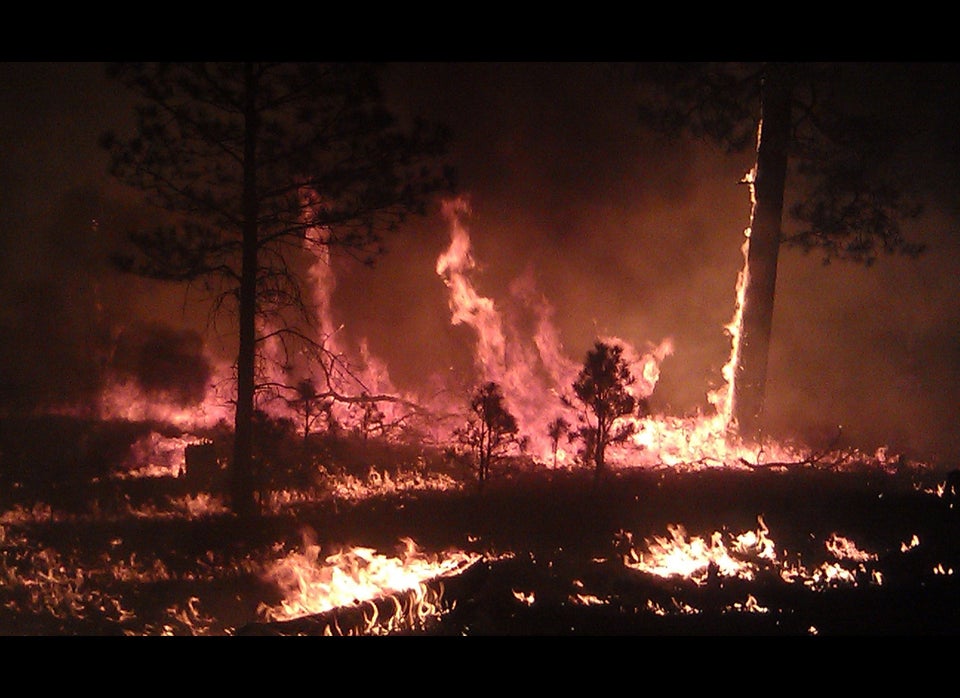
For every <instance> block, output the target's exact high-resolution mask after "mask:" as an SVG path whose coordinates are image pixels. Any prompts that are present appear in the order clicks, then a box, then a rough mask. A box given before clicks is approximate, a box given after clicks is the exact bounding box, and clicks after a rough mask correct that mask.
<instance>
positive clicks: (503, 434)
mask: <svg viewBox="0 0 960 698" xmlns="http://www.w3.org/2000/svg"><path fill="white" fill-rule="evenodd" d="M470 411H471V413H472V415H471V416H470V418H469V420H468V422H467V425H466V427H464V428H463V429H458V430H457V434H458V436H459V438H460V440H461V442H463V443H464V444H466V445H468V446H469V447H470V448H471V449H472V450H473V452H474V454H475V456H476V459H477V481H478V484H479V486H480V489H481V490H482V489H483V485H484V483H485V482H486V481H487V479H488V478H489V477H490V466H491V464H492V463H493V462H494V461H495V460H496V459H497V458H499V457H501V456H502V455H503V454H504V453H505V452H506V451H507V449H508V448H509V447H510V446H511V444H515V443H517V441H516V435H517V432H518V430H519V427H518V426H517V420H516V417H514V416H513V415H512V414H511V413H510V411H509V410H508V409H507V407H506V405H505V404H504V402H503V393H502V392H501V390H500V386H499V385H498V384H497V383H494V382H492V381H490V382H487V383H484V384H483V385H481V386H480V387H479V388H477V390H476V391H474V393H473V396H472V397H471V399H470Z"/></svg>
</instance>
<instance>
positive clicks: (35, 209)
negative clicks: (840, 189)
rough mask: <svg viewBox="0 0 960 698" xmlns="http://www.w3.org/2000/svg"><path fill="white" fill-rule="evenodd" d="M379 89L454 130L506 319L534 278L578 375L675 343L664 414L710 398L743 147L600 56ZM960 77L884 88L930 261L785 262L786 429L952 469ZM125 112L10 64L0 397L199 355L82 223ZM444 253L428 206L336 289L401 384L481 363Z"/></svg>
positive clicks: (86, 85)
mask: <svg viewBox="0 0 960 698" xmlns="http://www.w3.org/2000/svg"><path fill="white" fill-rule="evenodd" d="M388 74H389V75H390V76H391V78H390V82H389V83H388V84H387V88H388V93H389V94H390V95H391V97H392V98H393V99H396V100H397V103H398V104H402V105H403V107H402V108H403V109H405V110H406V109H408V110H409V113H419V114H422V115H424V116H427V117H429V118H434V119H442V120H443V121H446V122H447V123H448V124H449V125H450V126H451V127H452V128H453V131H454V136H455V141H454V143H453V150H452V152H451V160H452V162H453V163H454V164H455V165H456V166H457V168H458V170H459V179H460V185H461V189H462V191H463V193H464V194H466V195H467V196H468V197H469V200H470V202H471V206H472V211H473V213H472V215H471V216H470V217H469V218H468V219H467V221H466V223H467V227H468V228H469V229H470V231H471V235H472V240H473V244H474V253H475V256H476V258H477V259H478V261H479V262H480V265H481V266H480V268H479V269H478V270H477V271H476V274H475V277H474V279H475V282H476V284H477V286H478V288H479V290H480V291H481V292H482V293H484V294H485V295H487V296H489V297H491V298H493V299H494V300H495V301H496V302H497V303H498V304H504V305H506V304H508V303H509V302H510V293H509V288H510V285H511V283H513V282H514V281H515V280H517V279H518V278H521V277H522V278H527V279H528V280H532V281H533V283H535V286H536V289H537V290H538V291H539V292H541V293H543V294H544V295H545V297H546V298H547V299H548V300H549V302H550V303H551V305H552V306H553V307H554V309H555V312H556V322H557V325H558V328H559V331H560V334H561V338H562V340H563V342H564V344H565V347H566V350H567V353H568V354H569V355H570V356H571V357H572V358H574V359H576V360H580V359H581V358H582V356H583V354H584V353H585V352H586V350H587V348H589V346H590V344H591V343H592V341H593V339H594V338H595V337H596V336H597V335H600V334H610V335H617V336H620V337H623V338H624V339H626V340H628V341H630V342H632V343H634V344H635V345H637V346H640V347H642V346H645V345H646V343H647V342H652V343H659V342H660V341H661V340H663V339H664V338H667V337H671V338H672V339H673V343H674V346H675V351H674V354H673V355H672V356H670V357H668V358H667V359H666V360H665V361H664V363H663V366H662V373H661V380H660V384H659V385H658V388H657V390H656V391H655V393H654V395H653V404H654V407H655V408H656V409H661V410H664V411H668V412H671V413H677V414H682V413H688V412H690V411H691V410H694V409H696V408H697V407H698V406H705V405H706V403H705V399H704V397H705V394H706V392H707V391H708V390H709V389H711V388H713V387H715V386H716V385H717V383H718V382H719V381H720V368H721V366H722V365H723V363H724V362H725V361H726V359H727V356H728V353H729V349H730V346H729V340H728V338H727V337H726V336H725V334H724V331H723V326H724V325H725V324H726V323H727V322H728V321H729V320H730V318H731V316H732V313H733V310H734V284H735V283H736V276H737V272H738V271H739V269H740V264H741V256H740V245H741V242H742V234H743V230H744V227H745V226H746V225H747V224H748V221H749V198H748V190H747V189H746V188H745V187H744V186H742V185H738V181H739V180H740V178H741V177H742V176H743V174H744V173H745V172H746V171H747V170H748V169H749V167H750V165H751V154H750V153H746V154H740V155H726V154H724V153H722V152H720V151H719V150H717V149H716V148H714V147H712V146H704V145H702V144H699V143H696V142H694V141H683V142H681V143H668V142H667V141H665V140H664V139H663V138H660V137H656V136H654V135H652V134H650V133H647V132H645V131H644V130H643V128H642V127H641V126H640V125H639V124H638V121H637V116H636V113H637V110H636V90H635V88H634V87H633V86H632V85H631V84H630V83H629V82H628V81H625V80H622V79H620V78H618V77H617V76H616V75H615V74H614V73H612V72H611V71H609V70H607V69H606V67H605V66H603V65H599V64H581V63H560V64H557V63H514V64H496V63H460V64H447V63H433V64H425V65H421V64H417V65H408V64H404V65H392V66H390V71H389V73H388ZM958 76H960V69H958V67H957V66H954V65H948V66H933V65H930V66H926V65H925V66H917V67H915V69H914V71H913V72H912V74H911V76H910V78H909V79H908V80H905V81H904V83H903V84H901V85H889V84H885V85H883V87H884V89H889V90H890V93H891V98H890V108H891V113H892V114H893V113H898V114H899V116H897V117H896V118H897V119H898V120H899V121H902V122H903V123H906V124H908V125H909V132H910V139H909V141H908V142H906V143H904V144H903V145H902V153H901V155H902V156H903V162H904V167H906V168H916V172H917V177H920V178H921V179H920V180H918V181H920V182H922V184H923V188H924V190H925V191H926V192H927V193H928V198H929V201H928V213H927V214H926V215H925V216H924V218H923V219H921V220H920V221H917V222H916V223H915V224H914V223H912V224H911V227H909V228H908V232H909V233H911V234H913V236H914V237H916V238H918V239H921V240H923V241H924V242H926V243H927V244H928V245H929V250H928V251H927V253H926V254H925V255H924V256H923V257H922V258H921V259H919V260H916V261H912V260H904V259H895V258H881V259H880V260H879V261H878V262H877V264H876V265H875V266H874V267H873V268H871V269H863V268H858V267H851V266H848V265H844V264H832V265H829V266H824V265H822V264H821V262H820V259H819V257H817V256H815V255H811V256H804V255H803V254H802V253H799V252H795V251H791V250H785V251H784V252H783V254H782V255H781V266H780V276H779V280H778V297H777V306H776V311H775V317H774V345H773V349H772V355H771V362H772V363H771V369H770V371H771V373H770V382H769V409H770V411H771V414H772V417H773V420H774V423H775V424H776V425H777V426H778V427H779V428H780V429H782V430H783V432H784V433H787V432H790V433H797V434H801V435H806V436H811V437H812V436H817V437H823V436H824V435H826V436H832V435H833V432H834V431H835V429H836V425H838V424H843V425H844V433H845V435H846V437H845V438H846V439H847V443H853V444H855V445H861V446H863V447H870V448H872V447H875V446H879V445H883V444H888V445H890V446H891V447H892V448H894V449H896V450H901V451H905V452H907V453H909V454H911V455H913V454H916V455H917V456H919V457H923V458H927V459H931V460H932V459H944V460H946V459H956V458H960V436H958V434H957V424H958V419H960V404H958V395H960V392H958V391H960V323H958V319H960V294H958V290H960V274H958V272H960V235H958V230H960V217H958V206H957V203H958V199H957V196H956V192H957V190H956V186H955V184H956V182H957V181H958V179H957V174H958V171H960V149H958V141H957V134H956V132H955V131H956V117H957V116H958V115H960V106H958V95H960V82H958V81H957V77H958ZM901 92H902V93H903V94H904V95H906V93H907V92H912V93H915V94H914V97H915V96H916V95H917V94H919V95H927V99H926V101H920V102H917V101H913V98H911V101H910V104H909V109H907V108H906V106H907V99H906V97H904V98H903V99H901V98H899V97H896V96H895V95H897V94H900V93H901ZM129 117H130V114H129V108H128V106H127V105H126V103H125V101H124V96H123V95H122V94H120V93H119V92H118V89H117V88H116V87H115V86H114V85H111V84H110V83H108V82H107V80H106V79H105V77H104V72H103V66H102V65H100V64H96V63H56V64H35V63H5V64H0V144H2V151H0V152H2V154H3V157H2V159H0V197H2V205H0V253H2V257H0V265H2V276H0V294H2V298H3V303H2V305H0V329H2V330H3V332H4V342H3V346H2V348H0V361H2V364H0V369H2V374H0V386H2V387H3V388H4V394H5V395H7V396H9V395H10V394H11V392H12V391H16V390H24V391H30V392H31V393H36V394H43V395H46V396H48V397H49V396H52V395H56V394H57V392H58V391H65V390H70V391H82V390H83V389H84V385H85V384H84V381H89V380H91V378H90V376H91V375H92V374H91V372H90V371H89V370H88V368H89V366H90V362H92V361H96V360H97V356H96V351H95V349H93V348H94V347H98V346H101V345H102V344H103V342H104V341H107V343H109V340H110V339H112V340H113V341H116V340H117V338H118V337H119V336H120V335H122V334H123V333H124V332H126V333H127V337H128V338H129V337H133V336H139V337H141V338H142V337H144V336H147V335H149V337H150V341H151V342H152V343H148V345H149V346H158V345H159V346H165V347H169V346H173V347H174V349H176V348H178V347H179V348H182V349H183V350H184V352H186V354H189V351H188V350H189V346H190V341H191V340H192V336H189V335H186V334H183V332H182V331H183V330H184V329H185V328H188V327H195V328H198V329H203V327H204V325H203V320H204V307H203V306H202V304H199V303H196V302H195V301H194V300H185V298H184V293H183V290H182V289H176V288H157V287H156V286H155V285H151V284H149V283H147V282H145V281H142V280H137V279H131V278H128V277H125V278H120V277H118V276H117V275H116V274H115V273H114V272H112V271H111V270H110V268H109V266H108V264H107V261H106V260H107V255H108V254H109V252H110V250H111V249H112V245H113V244H114V243H115V239H114V238H113V237H112V233H111V230H113V227H110V229H109V230H106V228H108V226H106V225H103V226H97V227H94V226H93V225H92V223H91V222H92V221H93V220H95V219H98V218H103V217H111V216H112V217H114V218H117V217H118V216H119V217H122V216H125V215H129V216H131V217H132V218H135V217H136V216H138V215H139V213H138V211H136V210H134V211H124V212H123V213H122V214H121V213H117V211H116V209H115V208H114V207H106V208H105V206H106V205H105V204H104V203H103V201H104V200H110V192H114V191H115V187H116V185H115V183H113V182H112V181H111V180H110V178H109V176H108V174H107V172H106V156H105V154H104V153H102V152H101V151H100V150H99V149H98V146H97V138H98V136H99V135H100V133H101V132H102V131H103V130H105V129H109V128H115V129H123V128H125V127H127V126H129V123H130V119H129ZM114 223H116V221H114ZM448 244H449V234H448V228H447V225H446V223H445V222H444V221H443V220H442V218H441V217H440V216H439V215H436V214H434V215H431V216H430V217H429V218H427V219H425V220H421V221H417V222H415V223H413V224H411V225H410V226H408V228H407V229H406V230H405V231H403V234H402V235H398V236H395V237H391V238H390V239H389V240H388V247H389V250H388V254H387V255H386V256H385V257H384V258H383V259H382V260H381V261H380V263H379V264H378V265H377V267H376V268H375V269H373V270H370V269H366V268H360V267H345V268H343V269H342V270H341V273H340V276H339V278H338V282H337V292H336V295H335V297H334V301H335V312H336V315H337V316H338V319H339V320H340V321H342V322H343V323H344V324H345V333H346V334H347V335H348V336H349V337H350V338H352V339H354V340H357V341H359V340H360V339H363V338H366V339H367V340H368V341H369V345H370V350H371V352H372V353H373V354H375V355H377V356H379V357H380V358H382V359H383V360H384V361H385V362H386V363H387V365H388V366H389V368H390V372H391V375H392V377H393V379H394V380H395V382H396V383H397V384H398V385H399V386H401V387H406V388H411V389H415V388H416V387H418V385H420V384H422V383H423V381H424V379H425V377H427V376H429V375H431V374H434V373H438V372H439V373H442V372H443V371H446V370H449V368H450V367H455V368H461V369H463V368H464V367H469V366H470V364H471V361H472V355H471V350H472V337H471V335H470V333H469V332H468V331H466V330H465V329H464V328H462V327H459V328H453V327H451V325H450V312H449V309H448V307H447V296H446V289H445V287H444V286H443V283H442V282H441V280H440V279H439V278H438V277H437V275H436V272H435V263H436V259H437V256H438V255H439V254H440V253H441V252H443V250H444V249H445V248H446V246H447V245H448ZM526 275H529V276H526ZM150 322H154V323H156V322H160V323H162V326H163V327H164V328H166V331H165V332H164V331H161V330H158V329H157V327H156V326H153V329H152V330H151V329H149V328H150V327H151V325H150ZM218 331H220V332H223V333H224V334H228V333H229V329H228V328H226V327H221V328H219V329H218V328H211V329H209V330H207V331H206V334H204V338H205V341H206V343H207V344H208V346H210V347H214V348H215V347H216V346H218V343H217V336H216V335H217V332H218ZM137 333H139V334H137ZM134 344H135V342H134ZM172 353H173V354H174V355H176V351H172ZM160 375H161V376H162V372H161V374H160ZM86 387H88V388H90V387H91V386H86Z"/></svg>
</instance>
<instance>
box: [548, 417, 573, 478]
mask: <svg viewBox="0 0 960 698" xmlns="http://www.w3.org/2000/svg"><path fill="white" fill-rule="evenodd" d="M569 432H570V423H569V422H568V421H567V420H566V419H564V418H563V417H557V418H556V419H554V420H553V421H552V422H550V424H548V425H547V435H548V436H549V437H550V446H551V448H552V449H553V467H554V468H556V467H557V450H558V449H559V448H560V439H562V438H563V436H564V434H568V433H569Z"/></svg>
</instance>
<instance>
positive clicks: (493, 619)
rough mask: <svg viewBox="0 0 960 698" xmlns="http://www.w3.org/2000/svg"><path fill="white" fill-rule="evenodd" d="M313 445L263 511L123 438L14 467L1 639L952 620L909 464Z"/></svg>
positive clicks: (2, 574)
mask: <svg viewBox="0 0 960 698" xmlns="http://www.w3.org/2000/svg"><path fill="white" fill-rule="evenodd" d="M121 431H123V433H124V434H126V437H125V438H126V441H127V442H128V444H130V445H134V448H133V450H136V448H137V447H136V446H135V445H136V444H138V443H141V441H140V440H141V439H146V440H147V441H149V442H151V443H155V444H161V445H162V444H165V443H170V444H176V443H180V442H177V441H176V440H177V439H182V438H183V435H182V434H172V433H170V434H168V435H165V436H161V437H156V436H151V434H154V433H156V432H155V431H154V430H153V429H152V426H151V427H148V426H142V427H141V428H140V429H138V430H134V429H132V428H131V427H129V426H124V427H123V428H122V429H121ZM118 438H119V437H118ZM144 443H145V442H144ZM364 446H365V448H364ZM58 448H60V447H59V446H58ZM177 448H179V446H177ZM327 449H328V450H327V451H325V454H326V456H325V463H326V465H325V466H323V467H320V466H318V467H315V468H313V469H312V470H311V471H310V477H309V478H305V477H303V473H302V472H301V471H300V470H299V469H297V468H294V467H293V464H288V465H289V472H287V474H286V475H284V476H283V477H281V476H276V477H275V479H274V480H272V481H271V482H270V484H271V486H270V487H264V488H263V490H262V492H261V499H260V501H261V506H262V516H261V517H260V518H259V519H258V520H257V521H256V523H255V525H250V524H248V523H246V522H244V521H242V520H239V519H237V518H236V517H235V516H233V515H232V514H231V513H230V512H229V510H228V509H227V507H226V506H225V505H224V502H225V497H224V494H223V490H222V488H221V485H222V484H223V483H222V482H220V481H217V480H216V479H214V480H213V481H211V482H210V483H209V484H210V486H209V487H206V488H198V487H196V484H197V483H196V482H194V481H192V480H190V478H189V477H188V476H187V475H186V474H181V475H180V476H179V477H177V476H175V475H172V474H168V473H172V472H173V471H175V470H178V469H179V468H180V466H177V467H171V469H170V470H161V471H159V472H160V473H161V474H153V473H155V472H157V471H151V470H149V469H141V470H136V471H127V472H126V473H125V474H124V476H122V477H121V476H119V475H117V474H116V471H115V468H116V464H119V463H124V462H125V459H126V455H124V454H123V453H121V451H122V449H118V451H117V452H118V456H117V459H116V461H115V462H114V464H112V465H110V464H101V465H100V469H101V470H100V471H97V472H96V473H94V476H93V478H92V479H91V480H90V481H83V480H81V478H80V477H79V476H77V474H76V473H74V474H73V475H72V477H71V478H69V479H64V481H63V482H62V483H55V482H48V483H46V487H45V488H41V487H40V486H39V484H38V483H36V482H29V481H24V482H20V481H16V480H15V481H13V482H10V481H9V480H8V482H7V484H8V486H7V487H6V488H5V489H4V492H3V497H4V500H3V507H2V509H0V633H3V634H6V635H38V634H39V635H104V634H117V635H240V634H248V635H249V634H261V635H326V634H331V635H360V634H374V635H385V634H434V635H489V634H556V635H570V634H754V633H760V634H812V633H817V634H851V633H854V634H857V633H873V632H881V633H883V632H895V633H903V632H924V633H926V632H950V631H951V630H955V629H956V628H958V627H960V619H958V617H957V609H956V605H955V603H954V602H953V601H952V598H953V595H955V593H956V591H957V589H956V582H955V575H954V570H957V569H960V567H958V565H960V544H958V543H957V542H956V541H958V540H960V535H958V534H960V518H958V515H957V511H956V510H955V509H954V506H953V503H952V500H951V499H950V498H949V497H948V496H947V495H946V489H945V484H946V482H945V478H944V474H943V473H938V472H935V471H934V470H933V469H931V468H928V467H924V466H918V465H916V464H910V463H906V462H904V461H902V459H886V458H883V459H878V458H877V457H872V458H866V457H861V456H857V457H852V456H851V455H850V454H846V456H843V454H836V453H834V454H830V455H829V457H827V456H824V457H822V458H817V459H810V460H809V461H807V462H795V463H774V464H769V465H767V466H757V465H756V464H752V465H744V466H743V467H740V468H733V467H721V468H717V467H709V466H707V465H705V464H703V463H699V464H690V465H689V466H685V467H679V466H676V465H666V464H661V465H659V466H655V467H641V468H637V467H623V466H617V465H614V466H612V467H611V469H610V471H609V472H607V473H605V475H604V476H603V477H601V478H597V477H595V475H594V473H593V471H592V469H590V468H589V467H586V466H583V465H581V466H579V467H568V468H549V467H545V466H544V465H543V464H541V463H538V462H536V461H535V460H533V459H505V460H503V461H501V462H498V463H497V465H496V467H495V468H494V469H493V471H492V473H491V478H490V479H489V481H488V482H487V483H485V486H484V488H483V489H482V490H481V489H479V488H478V486H477V484H478V483H477V482H476V476H475V473H474V471H473V470H472V469H471V468H470V467H468V465H467V464H464V463H463V462H462V461H461V460H458V458H457V457H456V456H455V454H451V453H449V452H446V451H444V450H430V449H420V450H415V451H414V450H410V449H409V448H406V447H402V446H396V445H393V446H391V447H389V448H388V447H387V446H385V445H383V444H379V445H377V444H375V443H373V442H371V441H367V442H366V443H360V442H356V443H352V444H350V445H340V446H339V447H337V448H334V447H333V446H332V445H331V444H327ZM159 452H160V453H162V454H169V453H170V452H176V448H174V449H171V450H169V451H168V450H165V449H162V448H161V449H160V451H159ZM163 457H164V458H167V457H168V455H164V456H163ZM171 462H172V461H171ZM181 465H182V464H181ZM90 471H91V467H85V468H81V472H82V473H84V474H89V473H90ZM7 472H8V474H9V472H10V471H9V470H8V471H7ZM111 472H113V473H114V474H113V476H111ZM133 472H136V473H138V474H137V475H133V474H132V473H133ZM148 473H151V474H148ZM41 492H45V493H46V494H47V497H46V498H42V497H37V496H36V495H37V494H38V493H41Z"/></svg>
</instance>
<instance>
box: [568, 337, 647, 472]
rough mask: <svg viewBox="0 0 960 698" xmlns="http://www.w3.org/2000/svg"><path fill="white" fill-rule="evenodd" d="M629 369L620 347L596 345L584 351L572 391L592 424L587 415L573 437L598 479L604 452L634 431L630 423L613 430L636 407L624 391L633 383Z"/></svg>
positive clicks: (602, 343)
mask: <svg viewBox="0 0 960 698" xmlns="http://www.w3.org/2000/svg"><path fill="white" fill-rule="evenodd" d="M635 380H636V379H635V378H634V376H633V375H632V374H631V373H630V366H629V365H628V364H627V362H626V360H625V359H624V358H623V347H621V346H618V345H613V344H607V343H605V342H596V343H595V344H594V347H593V349H591V350H590V351H589V352H587V358H586V360H585V361H584V364H583V368H582V369H581V371H580V375H579V376H578V377H577V380H576V382H575V383H574V384H573V391H574V393H575V394H576V396H577V397H578V398H579V399H580V401H581V402H582V403H583V405H584V406H585V408H586V410H587V411H588V412H592V413H593V415H594V420H595V422H594V423H591V422H590V418H589V415H588V414H585V415H584V416H583V417H582V419H583V421H584V426H582V427H581V428H580V429H579V430H578V432H577V436H578V437H579V438H580V439H582V440H583V443H584V452H585V453H586V457H587V458H592V459H593V462H594V464H595V467H596V469H595V471H594V473H595V475H596V476H597V477H598V478H599V477H600V474H601V473H602V472H603V470H604V469H605V466H606V461H605V457H606V449H607V446H609V445H610V444H613V443H622V442H623V441H625V440H626V439H627V438H628V437H629V436H630V435H631V434H632V433H633V430H634V424H633V423H632V422H627V423H625V424H624V423H622V424H620V425H619V426H618V427H617V428H616V429H614V427H615V425H616V422H617V420H618V419H620V418H621V417H625V416H627V415H629V414H632V413H633V412H634V410H635V409H636V408H637V400H636V399H635V398H634V397H633V395H631V394H630V393H629V392H628V391H627V388H628V387H629V386H630V385H632V384H633V383H634V382H635Z"/></svg>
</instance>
